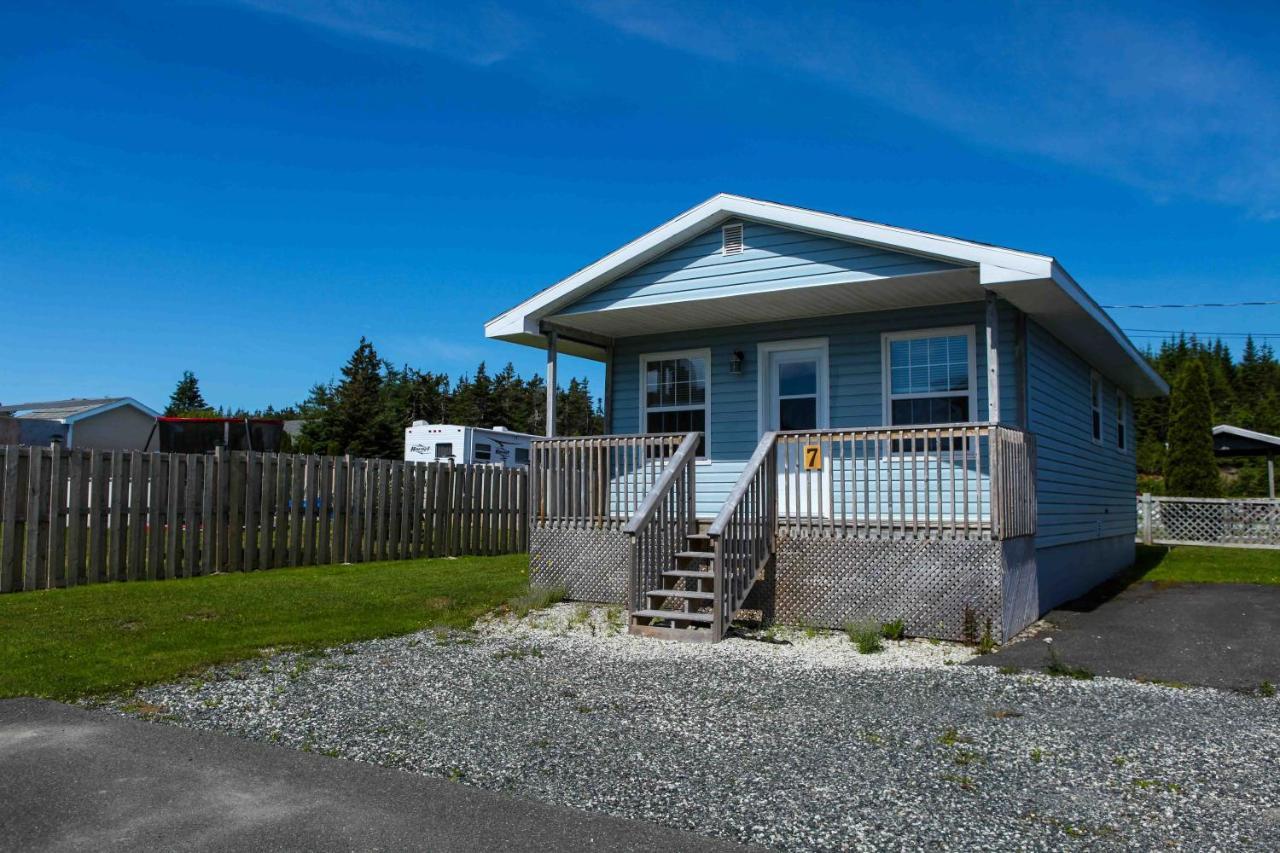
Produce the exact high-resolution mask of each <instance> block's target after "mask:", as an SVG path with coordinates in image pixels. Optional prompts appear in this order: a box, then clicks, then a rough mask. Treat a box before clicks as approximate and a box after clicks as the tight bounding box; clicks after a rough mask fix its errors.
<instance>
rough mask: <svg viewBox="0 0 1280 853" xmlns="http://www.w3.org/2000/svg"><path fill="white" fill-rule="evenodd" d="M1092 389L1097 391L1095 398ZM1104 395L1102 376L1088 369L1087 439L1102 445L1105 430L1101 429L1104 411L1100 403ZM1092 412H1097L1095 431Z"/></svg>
mask: <svg viewBox="0 0 1280 853" xmlns="http://www.w3.org/2000/svg"><path fill="white" fill-rule="evenodd" d="M1094 388H1097V389H1098V394H1097V396H1096V397H1095V396H1094V394H1093V389H1094ZM1105 393H1106V388H1105V386H1103V384H1102V374H1101V373H1099V372H1098V371H1096V370H1093V369H1090V370H1089V437H1090V438H1091V439H1093V443H1094V444H1103V443H1104V438H1103V436H1104V435H1105V434H1106V430H1104V429H1103V426H1104V418H1103V417H1102V415H1103V412H1104V411H1105V409H1104V407H1103V403H1102V401H1103V397H1104V395H1105ZM1094 412H1097V414H1098V421H1097V423H1098V428H1097V429H1096V430H1095V429H1094V428H1093V424H1094V420H1093V415H1094Z"/></svg>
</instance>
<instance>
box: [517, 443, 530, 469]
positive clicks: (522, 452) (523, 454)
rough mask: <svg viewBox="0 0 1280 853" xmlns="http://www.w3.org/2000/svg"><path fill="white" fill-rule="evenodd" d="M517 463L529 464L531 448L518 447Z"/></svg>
mask: <svg viewBox="0 0 1280 853" xmlns="http://www.w3.org/2000/svg"><path fill="white" fill-rule="evenodd" d="M516 464H517V465H528V464H529V448H527V447H517V448H516Z"/></svg>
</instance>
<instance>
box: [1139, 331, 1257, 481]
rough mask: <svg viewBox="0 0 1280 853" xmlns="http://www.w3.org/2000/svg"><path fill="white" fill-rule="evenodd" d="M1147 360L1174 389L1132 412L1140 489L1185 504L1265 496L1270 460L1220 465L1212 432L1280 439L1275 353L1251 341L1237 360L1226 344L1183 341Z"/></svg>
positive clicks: (1166, 346)
mask: <svg viewBox="0 0 1280 853" xmlns="http://www.w3.org/2000/svg"><path fill="white" fill-rule="evenodd" d="M1147 359H1148V360H1149V361H1150V362H1151V364H1152V365H1153V366H1154V367H1155V369H1156V370H1157V372H1159V373H1160V375H1161V376H1162V377H1164V379H1165V381H1167V382H1168V383H1169V385H1170V388H1171V390H1170V394H1169V396H1168V397H1160V398H1156V399H1150V400H1138V401H1136V403H1135V405H1134V417H1135V420H1136V425H1137V462H1138V479H1139V488H1140V489H1142V490H1144V491H1151V492H1153V493H1156V494H1169V495H1180V496H1187V497H1218V496H1232V497H1236V496H1265V495H1266V493H1267V483H1266V462H1265V460H1263V459H1261V458H1248V457H1246V458H1237V459H1230V460H1218V459H1216V458H1215V457H1214V455H1213V435H1212V430H1213V427H1214V426H1215V425H1217V424H1230V425H1232V426H1238V427H1243V428H1245V429H1251V430H1256V431H1258V432H1265V433H1269V434H1271V435H1280V362H1277V360H1276V355H1275V351H1274V350H1273V349H1272V348H1271V346H1270V345H1269V344H1265V343H1264V344H1262V345H1259V344H1257V343H1256V342H1255V341H1254V340H1253V338H1252V337H1248V338H1246V339H1245V344H1244V349H1243V351H1242V353H1241V357H1240V360H1239V361H1235V360H1234V359H1233V358H1232V357H1231V351H1230V349H1229V348H1228V347H1227V345H1226V344H1225V343H1223V342H1222V340H1221V339H1216V340H1213V341H1203V340H1200V339H1198V338H1196V337H1195V336H1194V335H1192V336H1189V337H1188V336H1180V337H1178V338H1176V339H1173V340H1168V341H1165V342H1164V343H1162V344H1161V345H1160V349H1159V350H1158V351H1149V352H1148V353H1147Z"/></svg>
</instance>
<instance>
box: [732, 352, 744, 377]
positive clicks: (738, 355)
mask: <svg viewBox="0 0 1280 853" xmlns="http://www.w3.org/2000/svg"><path fill="white" fill-rule="evenodd" d="M742 359H743V355H742V350H740V349H736V350H734V351H733V356H732V357H731V358H730V359H729V372H730V373H732V374H734V375H735V376H736V375H737V374H739V373H741V372H742Z"/></svg>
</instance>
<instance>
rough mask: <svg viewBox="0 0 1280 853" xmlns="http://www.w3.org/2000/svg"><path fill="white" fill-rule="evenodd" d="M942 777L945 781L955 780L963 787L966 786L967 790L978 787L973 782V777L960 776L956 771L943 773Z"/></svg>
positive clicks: (954, 781)
mask: <svg viewBox="0 0 1280 853" xmlns="http://www.w3.org/2000/svg"><path fill="white" fill-rule="evenodd" d="M942 779H943V781H945V782H953V783H955V784H956V785H959V786H960V787H961V788H964V789H965V790H966V791H972V790H974V789H975V788H976V787H977V786H976V785H974V784H973V779H971V778H970V777H968V776H960V775H958V774H956V773H943V774H942Z"/></svg>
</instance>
